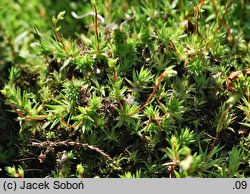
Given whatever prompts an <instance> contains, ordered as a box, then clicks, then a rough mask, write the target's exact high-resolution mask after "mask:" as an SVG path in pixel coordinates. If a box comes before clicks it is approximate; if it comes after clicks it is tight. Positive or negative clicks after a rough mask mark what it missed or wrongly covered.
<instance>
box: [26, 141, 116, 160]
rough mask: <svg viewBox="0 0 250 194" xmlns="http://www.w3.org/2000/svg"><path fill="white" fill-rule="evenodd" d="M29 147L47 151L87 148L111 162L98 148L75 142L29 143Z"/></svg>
mask: <svg viewBox="0 0 250 194" xmlns="http://www.w3.org/2000/svg"><path fill="white" fill-rule="evenodd" d="M31 145H32V146H35V147H39V148H47V150H53V149H54V148H55V147H60V146H73V147H74V146H77V147H87V148H89V149H91V150H93V151H96V152H98V153H99V154H101V155H102V156H104V157H105V158H107V159H108V160H110V161H112V160H113V159H112V158H111V157H110V156H109V155H108V154H106V153H105V152H104V151H103V150H101V149H100V148H98V147H96V146H93V145H89V144H87V143H80V142H75V141H56V142H52V141H44V142H31Z"/></svg>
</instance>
